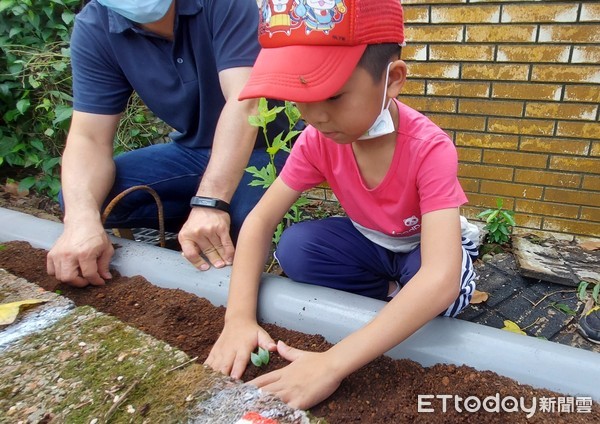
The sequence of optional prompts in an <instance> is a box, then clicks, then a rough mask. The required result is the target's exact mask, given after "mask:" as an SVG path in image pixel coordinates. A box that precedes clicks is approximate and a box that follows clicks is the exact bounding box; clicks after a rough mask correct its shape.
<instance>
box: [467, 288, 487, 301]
mask: <svg viewBox="0 0 600 424" xmlns="http://www.w3.org/2000/svg"><path fill="white" fill-rule="evenodd" d="M489 297H490V294H489V293H488V292H482V291H479V290H475V291H474V292H473V297H471V302H470V303H471V304H477V303H483V302H485V301H486V300H488V298H489Z"/></svg>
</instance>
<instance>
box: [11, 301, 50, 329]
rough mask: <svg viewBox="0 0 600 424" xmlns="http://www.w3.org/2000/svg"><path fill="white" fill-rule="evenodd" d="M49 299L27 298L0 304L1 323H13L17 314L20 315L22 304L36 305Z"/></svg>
mask: <svg viewBox="0 0 600 424" xmlns="http://www.w3.org/2000/svg"><path fill="white" fill-rule="evenodd" d="M45 302H47V300H43V299H26V300H19V301H18V302H10V303H3V304H1V305H0V325H8V324H12V323H13V322H14V321H15V319H17V316H18V315H19V311H20V310H21V307H22V306H26V305H35V304H38V303H45Z"/></svg>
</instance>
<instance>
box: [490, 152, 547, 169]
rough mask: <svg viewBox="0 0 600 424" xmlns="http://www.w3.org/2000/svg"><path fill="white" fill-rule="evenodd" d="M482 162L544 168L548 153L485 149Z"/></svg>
mask: <svg viewBox="0 0 600 424" xmlns="http://www.w3.org/2000/svg"><path fill="white" fill-rule="evenodd" d="M483 163H489V164H494V165H509V166H522V167H524V168H546V165H547V163H548V155H539V154H535V153H523V152H507V151H499V150H485V151H484V152H483Z"/></svg>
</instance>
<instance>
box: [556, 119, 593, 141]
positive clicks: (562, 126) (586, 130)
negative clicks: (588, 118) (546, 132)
mask: <svg viewBox="0 0 600 424" xmlns="http://www.w3.org/2000/svg"><path fill="white" fill-rule="evenodd" d="M556 135H558V136H562V137H575V138H591V139H595V140H598V139H599V138H600V123H591V122H589V123H586V122H559V123H558V126H557V128H556Z"/></svg>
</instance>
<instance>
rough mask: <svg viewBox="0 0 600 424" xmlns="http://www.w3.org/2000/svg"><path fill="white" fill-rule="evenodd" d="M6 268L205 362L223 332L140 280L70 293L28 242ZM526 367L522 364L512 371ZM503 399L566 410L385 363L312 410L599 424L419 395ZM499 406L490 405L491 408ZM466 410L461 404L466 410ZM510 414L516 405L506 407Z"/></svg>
mask: <svg viewBox="0 0 600 424" xmlns="http://www.w3.org/2000/svg"><path fill="white" fill-rule="evenodd" d="M0 268H4V269H6V270H7V271H9V272H11V273H13V274H15V275H17V276H20V277H23V278H25V279H27V280H28V281H30V282H33V283H37V284H38V285H40V286H41V287H43V288H45V289H47V290H50V291H56V290H60V292H61V293H62V294H63V295H65V296H67V297H68V298H70V299H72V300H73V301H74V302H75V304H77V305H91V306H93V307H95V308H96V309H97V310H99V311H102V312H105V313H107V314H111V315H114V316H116V317H118V318H119V319H120V320H122V321H124V322H126V323H128V324H130V325H132V326H134V327H137V328H139V329H141V330H142V331H144V332H146V333H148V334H150V335H152V336H153V337H155V338H157V339H160V340H164V341H165V342H167V343H169V344H170V345H172V346H175V347H177V348H179V349H181V350H182V351H184V352H186V353H187V354H188V355H190V356H191V357H196V356H197V357H198V362H203V361H204V359H205V358H206V357H207V355H208V353H209V351H210V349H211V347H212V345H213V343H214V342H215V341H216V339H217V337H218V336H219V332H220V331H221V328H222V326H223V316H224V312H225V309H224V308H223V307H214V306H212V305H211V304H210V303H209V302H208V301H207V300H205V299H202V298H199V297H197V296H195V295H193V294H190V293H187V292H185V291H182V290H173V289H163V288H159V287H156V286H154V285H152V284H151V283H149V282H148V281H146V280H145V279H144V278H142V277H133V278H126V277H122V276H118V275H116V274H117V273H115V272H113V275H115V277H114V278H113V280H112V281H111V282H110V283H108V284H107V285H106V286H104V287H88V288H85V289H76V288H71V287H68V286H66V285H62V284H58V282H57V281H56V280H54V278H52V277H49V276H48V275H47V274H46V251H45V250H41V249H34V248H32V247H31V246H30V245H29V244H28V243H25V242H8V243H4V244H3V248H2V249H0ZM265 328H266V329H267V331H268V332H269V333H270V334H271V336H272V337H273V338H274V339H276V340H278V339H279V340H284V341H285V342H287V343H288V344H290V345H292V346H294V347H297V348H301V349H306V350H313V351H323V350H325V349H327V348H328V347H329V346H330V344H329V343H327V342H326V341H325V340H324V339H323V337H321V336H319V335H306V334H302V333H299V332H296V331H291V330H286V329H284V328H281V327H277V326H274V325H269V324H265ZM285 364H286V362H285V361H284V360H283V359H281V358H280V357H278V355H276V354H275V355H272V358H271V362H270V363H269V365H268V366H267V367H265V368H263V369H258V368H256V367H254V366H252V365H250V366H249V367H248V370H247V371H246V374H245V375H244V377H243V380H245V381H248V380H250V379H252V378H253V377H255V376H257V375H259V374H261V373H265V372H268V371H271V370H274V369H277V368H281V367H282V366H284V365H285ZM514 366H516V367H518V366H522V364H514ZM497 394H499V398H500V399H503V398H507V397H514V398H516V399H519V398H520V397H523V398H524V402H525V405H526V406H527V407H531V405H532V402H534V401H537V403H538V408H539V403H540V399H541V398H542V397H546V398H553V399H554V400H555V401H558V402H560V400H559V397H561V396H562V397H563V399H564V395H560V394H557V393H553V392H550V391H547V390H537V389H533V388H532V387H530V386H525V385H519V384H518V383H516V382H515V381H513V380H511V379H508V378H506V377H501V376H498V375H497V374H495V373H492V372H487V371H486V372H478V371H476V370H474V369H473V368H470V367H466V366H454V365H436V366H433V367H430V368H423V367H422V366H420V365H419V364H417V363H415V362H412V361H409V360H392V359H390V358H387V357H381V358H379V359H377V360H375V361H373V362H372V363H371V364H369V365H367V366H365V367H363V368H362V369H360V370H359V371H357V372H355V373H354V374H352V375H351V376H350V377H348V378H347V379H346V380H345V381H344V382H343V383H342V385H341V386H340V388H339V389H338V390H337V391H336V392H335V393H334V394H333V395H332V396H331V397H330V398H329V399H327V400H325V401H324V402H322V403H321V404H319V405H317V406H315V407H314V408H312V409H311V413H312V414H313V415H315V416H317V417H324V418H325V419H326V420H327V422H329V423H353V422H355V423H373V424H376V423H385V424H390V423H431V422H436V423H506V422H513V423H525V422H527V423H546V422H547V421H548V420H551V422H556V423H600V405H598V404H597V403H594V404H593V406H592V408H591V409H592V411H591V413H581V412H576V411H577V410H576V409H575V408H573V412H562V413H558V412H555V413H549V412H539V411H538V412H537V413H535V414H534V415H533V416H532V417H531V418H529V419H527V417H526V413H524V412H511V413H507V412H485V411H484V410H483V409H481V410H480V411H479V412H465V411H464V408H463V412H462V413H459V412H457V411H456V410H455V407H454V399H455V398H453V399H452V400H451V402H448V404H447V409H446V411H445V412H444V411H443V410H442V401H441V400H440V398H437V399H432V400H431V402H432V403H431V405H430V406H429V407H431V408H433V409H434V410H435V412H428V413H426V412H421V413H419V412H418V411H417V408H418V400H417V399H418V395H438V396H439V395H456V396H460V397H461V398H463V399H466V398H467V397H469V396H476V397H477V398H478V399H479V400H483V399H484V398H486V397H487V396H496V395H497ZM488 405H490V406H493V405H492V404H488ZM463 406H464V404H461V407H463ZM507 406H510V404H507Z"/></svg>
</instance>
